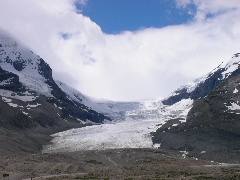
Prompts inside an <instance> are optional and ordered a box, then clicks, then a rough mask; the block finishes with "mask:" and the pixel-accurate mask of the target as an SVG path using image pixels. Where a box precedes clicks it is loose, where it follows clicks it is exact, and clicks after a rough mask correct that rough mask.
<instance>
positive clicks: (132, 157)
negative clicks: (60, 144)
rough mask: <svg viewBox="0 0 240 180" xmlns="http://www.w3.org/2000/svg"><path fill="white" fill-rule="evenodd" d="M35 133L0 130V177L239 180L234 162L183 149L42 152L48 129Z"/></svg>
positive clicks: (28, 179) (239, 169)
mask: <svg viewBox="0 0 240 180" xmlns="http://www.w3.org/2000/svg"><path fill="white" fill-rule="evenodd" d="M41 132H43V131H41V130H36V131H35V132H30V131H25V132H22V133H17V134H15V133H14V132H12V133H10V131H3V130H1V136H0V137H1V141H0V142H1V151H0V152H1V154H0V173H1V176H0V177H1V178H2V175H3V174H9V180H31V178H32V179H35V180H37V179H38V180H40V179H41V180H71V179H85V180H90V179H91V180H92V179H101V180H133V179H136V180H147V179H149V180H150V179H151V180H160V179H161V180H162V179H227V180H228V179H240V165H231V164H220V163H217V162H210V161H206V160H200V159H196V158H195V157H189V156H188V155H187V154H186V152H176V151H171V150H167V151H166V150H162V149H113V150H102V151H78V152H71V153H44V154H43V153H41V148H42V145H43V144H48V143H49V141H50V140H51V137H50V136H49V135H48V133H52V132H50V131H49V132H48V133H46V132H44V133H41ZM9 141H11V142H12V146H11V143H9ZM5 145H8V146H5ZM26 147H28V148H26ZM1 178H0V179H1ZM2 179H3V178H2ZM6 179H7V178H6Z"/></svg>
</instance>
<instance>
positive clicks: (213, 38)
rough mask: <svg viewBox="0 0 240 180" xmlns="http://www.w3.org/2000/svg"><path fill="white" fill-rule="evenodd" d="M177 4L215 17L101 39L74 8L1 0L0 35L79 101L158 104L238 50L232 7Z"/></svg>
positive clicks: (57, 1)
mask: <svg viewBox="0 0 240 180" xmlns="http://www.w3.org/2000/svg"><path fill="white" fill-rule="evenodd" d="M79 2H80V1H79ZM82 2H86V1H82ZM177 2H178V5H179V7H186V6H187V5H188V4H189V3H195V5H197V7H198V10H199V11H200V10H201V11H204V13H213V12H214V13H215V16H214V17H212V18H207V19H206V18H204V19H202V21H195V22H191V23H189V24H184V25H178V26H170V27H165V28H161V29H154V28H150V29H143V30H140V31H137V32H123V33H121V34H117V35H107V34H104V33H103V32H102V31H101V28H100V27H99V26H98V25H97V24H96V23H94V22H92V21H91V20H90V19H89V18H88V17H84V16H83V15H81V14H78V13H76V12H77V10H76V9H75V6H74V1H73V0H71V1H70V0H51V1H49V0H21V1H18V0H8V1H5V0H0V27H1V28H3V29H6V30H7V31H9V32H10V33H11V34H13V35H14V36H15V37H17V38H18V39H19V40H20V41H22V42H24V43H25V44H26V45H27V46H29V47H31V49H32V50H33V51H35V52H36V53H37V54H39V55H40V56H41V57H43V58H44V59H45V60H46V61H47V62H48V63H49V64H50V66H51V67H52V69H53V70H54V74H55V77H57V78H59V79H61V80H63V81H64V82H66V83H68V84H69V85H71V86H73V87H75V88H77V89H78V90H80V91H81V92H83V93H85V94H88V95H91V96H95V97H101V98H107V99H115V100H133V99H144V98H148V97H159V96H166V95H167V94H169V93H170V92H171V91H173V90H174V89H175V88H177V87H178V86H180V85H181V84H183V83H186V82H188V81H190V80H192V79H193V78H197V77H199V76H201V75H204V74H205V73H207V72H209V71H210V70H212V69H213V68H215V67H216V66H217V65H218V64H219V63H221V62H222V61H223V60H225V59H226V58H228V57H229V56H231V55H232V54H233V53H236V52H239V50H240V47H239V40H240V22H239V21H237V20H236V17H239V16H240V11H239V10H238V6H239V5H238V3H236V0H235V1H233V0H232V1H230V0H229V1H227V2H229V3H226V1H224V0H222V1H221V0H212V1H210V2H211V3H209V1H207V0H206V1H197V0H196V1H190V0H185V1H177ZM179 2H184V3H181V4H180V3H179ZM201 2H204V3H205V4H204V3H201ZM237 2H239V1H237ZM225 7H227V10H226V8H225ZM223 10H225V11H224V13H218V12H220V11H221V12H222V11H223ZM196 16H199V15H198V13H197V14H196ZM204 17H206V16H204ZM196 19H197V18H196Z"/></svg>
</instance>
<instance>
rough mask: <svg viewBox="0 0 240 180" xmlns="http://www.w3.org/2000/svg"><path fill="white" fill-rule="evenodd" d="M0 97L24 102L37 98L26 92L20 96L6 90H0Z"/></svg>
mask: <svg viewBox="0 0 240 180" xmlns="http://www.w3.org/2000/svg"><path fill="white" fill-rule="evenodd" d="M0 96H2V97H5V98H7V97H8V98H11V99H18V100H21V101H24V102H30V101H33V100H35V99H36V97H38V96H32V95H31V94H29V93H28V92H26V93H22V94H21V95H18V94H16V93H15V92H13V91H8V90H3V89H0Z"/></svg>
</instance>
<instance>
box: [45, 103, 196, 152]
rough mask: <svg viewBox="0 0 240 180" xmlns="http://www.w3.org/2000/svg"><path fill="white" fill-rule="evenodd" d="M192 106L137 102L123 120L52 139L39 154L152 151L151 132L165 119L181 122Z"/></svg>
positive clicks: (153, 146)
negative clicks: (112, 150)
mask: <svg viewBox="0 0 240 180" xmlns="http://www.w3.org/2000/svg"><path fill="white" fill-rule="evenodd" d="M192 103H193V101H192V100H191V99H185V100H182V101H180V102H178V103H176V104H174V105H173V106H166V105H163V104H162V103H161V101H159V100H157V101H145V102H139V106H138V108H135V109H134V110H130V111H126V112H125V120H122V121H121V120H120V121H116V122H112V123H109V124H101V125H92V126H87V127H84V128H78V129H71V130H68V131H64V132H60V133H57V134H54V135H52V136H53V137H54V139H53V140H52V144H51V145H47V146H45V147H44V150H43V152H44V153H51V152H65V151H67V152H71V151H79V150H104V149H114V148H155V147H158V146H156V145H154V144H153V143H152V139H151V138H152V137H151V132H154V131H156V130H157V128H159V127H161V126H162V125H163V124H164V123H165V122H166V121H167V120H169V119H172V118H183V119H184V118H185V116H186V114H187V112H188V111H189V109H190V108H191V106H192ZM112 104H114V102H112ZM121 110H122V109H121ZM121 110H120V111H121ZM115 111H116V109H115Z"/></svg>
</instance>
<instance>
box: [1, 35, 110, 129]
mask: <svg viewBox="0 0 240 180" xmlns="http://www.w3.org/2000/svg"><path fill="white" fill-rule="evenodd" d="M0 67H1V68H0V73H1V76H0V96H1V99H2V101H3V102H4V103H3V106H2V107H1V108H2V109H6V105H7V106H10V107H11V108H8V109H9V113H8V112H7V111H6V112H4V111H2V113H1V116H2V117H4V118H3V119H2V123H0V124H1V126H2V127H15V128H28V127H37V126H42V127H47V126H55V125H57V126H58V125H62V124H69V123H70V124H71V123H76V124H79V123H84V122H86V121H92V122H97V123H101V122H103V121H104V120H108V119H109V118H108V117H105V116H104V115H102V114H100V113H97V112H96V111H94V110H92V109H90V108H89V107H87V106H85V105H84V104H82V103H80V102H74V101H72V100H70V99H68V97H67V95H66V94H65V93H64V92H63V91H62V90H61V89H60V88H59V86H58V85H57V84H56V83H55V81H54V80H53V78H52V69H51V68H50V67H49V65H48V64H47V63H46V62H45V61H44V60H43V59H42V58H40V56H38V55H35V54H34V53H33V52H32V51H31V50H29V49H28V48H26V47H25V46H23V45H21V44H20V43H18V42H17V41H15V40H14V39H13V38H11V37H10V36H9V35H8V34H7V33H5V32H2V31H1V32H0ZM19 117H21V118H19ZM6 118H7V119H10V120H9V121H7V122H5V120H6ZM18 119H20V120H18ZM3 121H4V123H3ZM20 122H22V123H20ZM23 122H28V123H23ZM24 124H25V125H24Z"/></svg>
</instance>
